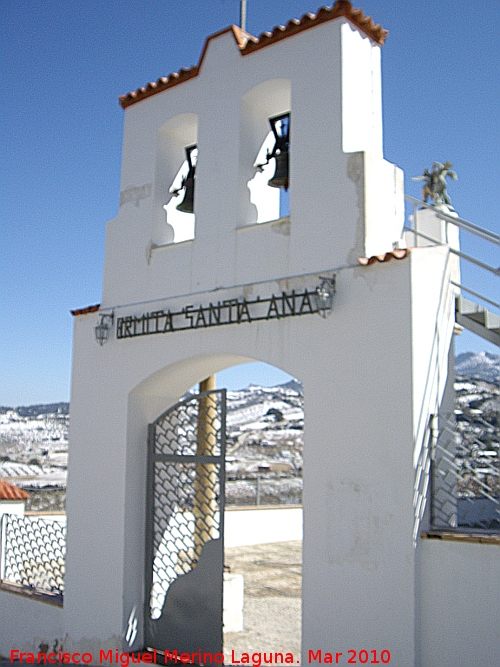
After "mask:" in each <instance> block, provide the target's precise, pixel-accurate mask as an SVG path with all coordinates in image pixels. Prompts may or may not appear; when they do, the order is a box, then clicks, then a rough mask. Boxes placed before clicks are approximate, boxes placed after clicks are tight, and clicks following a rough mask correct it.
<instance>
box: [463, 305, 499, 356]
mask: <svg viewBox="0 0 500 667" xmlns="http://www.w3.org/2000/svg"><path fill="white" fill-rule="evenodd" d="M455 318H456V321H457V324H460V326H462V327H464V328H466V329H468V330H469V331H472V333H475V334H476V335H478V336H481V337H482V338H484V339H485V340H487V341H489V342H490V343H493V344H494V345H498V346H500V316H499V315H495V313H492V312H490V311H489V310H487V309H486V308H485V307H484V306H480V305H479V304H477V303H475V302H474V301H470V300H469V299H466V298H464V297H463V296H461V295H460V296H457V297H456V300H455Z"/></svg>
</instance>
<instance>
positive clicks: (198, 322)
mask: <svg viewBox="0 0 500 667" xmlns="http://www.w3.org/2000/svg"><path fill="white" fill-rule="evenodd" d="M317 312H318V307H317V304H316V292H315V291H312V292H310V291H308V290H307V289H306V290H304V291H303V292H296V291H295V290H292V291H291V292H282V293H281V294H280V295H275V294H273V295H271V296H270V297H268V298H266V299H261V298H260V297H259V296H258V297H257V298H256V299H245V298H242V299H225V300H224V301H217V303H209V304H208V305H205V306H203V305H199V306H193V305H189V306H184V308H182V310H178V311H171V310H164V309H162V310H154V311H151V312H149V313H144V314H143V315H141V316H139V317H137V316H130V315H129V316H127V317H119V318H118V319H117V321H116V337H117V338H134V337H136V336H148V335H152V334H162V333H169V332H171V331H185V330H186V329H201V328H208V327H220V326H224V325H226V324H241V323H243V322H260V321H262V320H274V319H282V318H285V317H297V316H299V315H308V314H312V313H317Z"/></svg>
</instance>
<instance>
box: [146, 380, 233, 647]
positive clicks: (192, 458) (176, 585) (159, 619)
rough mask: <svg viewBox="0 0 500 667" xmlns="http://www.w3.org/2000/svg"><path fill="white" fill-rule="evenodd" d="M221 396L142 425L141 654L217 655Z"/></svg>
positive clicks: (208, 395) (199, 399) (196, 399)
mask: <svg viewBox="0 0 500 667" xmlns="http://www.w3.org/2000/svg"><path fill="white" fill-rule="evenodd" d="M225 434H226V391H225V390H224V389H222V390H217V391H207V392H203V393H200V394H197V395H195V396H192V397H190V398H188V399H186V400H184V401H181V402H180V403H177V405H175V406H174V407H173V408H170V409H169V410H167V411H166V412H165V413H164V414H163V415H161V416H160V417H159V418H158V419H157V420H156V421H155V422H154V423H153V424H150V426H149V437H148V485H147V519H146V587H145V592H146V595H145V613H144V619H145V620H144V631H145V644H146V647H147V648H150V649H157V650H160V651H169V652H170V653H172V652H173V651H175V650H177V651H178V653H179V654H180V653H184V652H187V653H196V652H198V651H199V650H200V649H201V651H202V652H207V653H211V654H212V655H214V654H215V653H220V652H222V590H223V571H224V459H225V446H226V443H225V437H226V436H225Z"/></svg>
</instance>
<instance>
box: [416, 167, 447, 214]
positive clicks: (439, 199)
mask: <svg viewBox="0 0 500 667" xmlns="http://www.w3.org/2000/svg"><path fill="white" fill-rule="evenodd" d="M452 166H453V165H452V163H451V162H445V163H444V164H442V163H441V162H433V163H432V171H428V170H427V169H424V173H423V174H422V176H414V177H413V178H412V180H413V181H424V182H425V184H424V185H423V187H422V199H423V201H424V202H427V198H428V197H429V198H430V199H431V200H432V203H433V205H434V206H446V207H447V208H449V209H450V210H453V206H452V204H451V199H450V197H449V195H448V191H447V183H446V178H451V179H452V180H454V181H456V180H457V174H456V172H455V171H453V170H452V169H450V167H452Z"/></svg>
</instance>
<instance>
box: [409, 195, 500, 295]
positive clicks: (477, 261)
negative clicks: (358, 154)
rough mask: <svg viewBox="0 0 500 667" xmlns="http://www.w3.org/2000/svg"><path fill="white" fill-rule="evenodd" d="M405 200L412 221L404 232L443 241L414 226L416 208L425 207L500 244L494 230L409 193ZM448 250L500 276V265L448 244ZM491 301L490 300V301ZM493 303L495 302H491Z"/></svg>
mask: <svg viewBox="0 0 500 667" xmlns="http://www.w3.org/2000/svg"><path fill="white" fill-rule="evenodd" d="M405 199H406V201H408V202H410V203H411V204H412V205H413V216H410V220H411V221H412V225H411V226H408V225H405V227H404V231H405V232H411V233H412V234H415V236H418V237H420V238H423V239H425V240H426V241H429V242H431V243H436V244H440V243H442V242H443V241H442V240H440V239H436V238H433V237H432V236H429V235H428V234H424V233H423V232H422V231H419V230H418V229H416V227H415V222H416V219H417V210H418V209H419V208H427V209H430V210H431V211H433V212H434V213H435V215H436V216H437V217H438V218H439V219H440V220H443V221H444V222H446V223H447V225H448V224H451V225H453V226H455V227H458V228H459V229H461V230H462V231H465V232H468V233H470V234H472V235H473V236H476V237H477V238H480V239H483V240H484V241H487V242H488V243H492V244H493V245H496V246H500V235H499V234H496V233H495V232H491V231H490V230H488V229H484V228H483V227H479V226H478V225H475V224H473V223H472V222H469V221H468V220H464V219H463V218H459V217H458V216H454V215H449V214H447V213H445V212H444V211H441V210H439V209H437V208H436V207H435V206H432V205H431V204H426V203H425V202H423V201H419V200H418V199H415V198H414V197H410V196H409V195H405ZM450 252H451V253H453V254H454V255H457V256H458V257H460V259H463V260H465V261H466V262H469V263H470V264H474V265H475V266H478V267H480V268H481V269H484V270H486V271H489V272H490V273H493V274H494V275H495V276H500V267H495V266H491V265H490V264H488V263H487V262H484V261H482V260H481V259H479V258H477V257H473V256H472V255H469V254H467V253H464V252H462V251H461V250H458V248H453V247H452V246H450ZM464 289H466V291H471V290H469V289H468V288H464ZM475 296H478V297H479V298H481V299H484V300H485V301H489V299H487V298H486V297H484V296H482V295H481V294H479V293H477V292H476V293H475ZM490 303H491V302H490ZM493 303H494V305H498V304H495V302H493Z"/></svg>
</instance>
